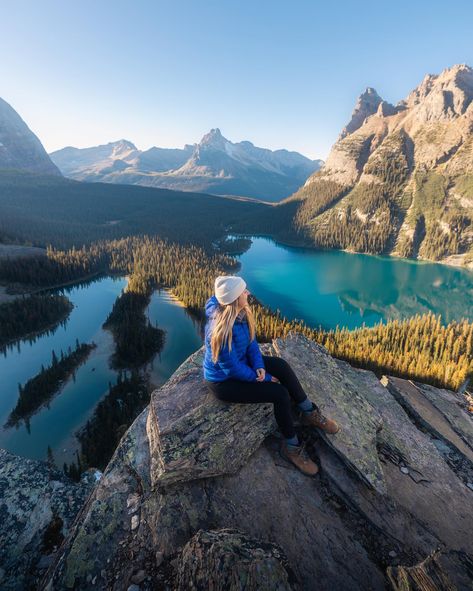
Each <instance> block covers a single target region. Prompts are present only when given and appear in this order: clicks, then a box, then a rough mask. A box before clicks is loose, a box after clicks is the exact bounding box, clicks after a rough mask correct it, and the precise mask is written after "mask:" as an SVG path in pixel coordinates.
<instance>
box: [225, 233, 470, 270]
mask: <svg viewBox="0 0 473 591" xmlns="http://www.w3.org/2000/svg"><path fill="white" fill-rule="evenodd" d="M229 236H238V237H242V238H243V237H245V238H250V239H251V238H269V239H271V240H273V241H274V242H275V243H276V244H279V245H281V246H290V247H292V248H299V249H301V250H302V249H307V250H310V251H313V252H325V253H327V252H346V253H347V254H359V255H366V256H370V257H386V258H389V259H391V260H399V261H403V262H405V263H428V264H432V265H436V264H438V265H446V266H448V267H455V268H457V269H463V270H466V271H471V272H473V261H472V262H470V263H466V264H465V263H464V262H462V261H463V260H464V258H465V256H466V253H465V254H461V255H458V254H456V255H450V256H448V257H446V258H444V259H441V260H438V261H435V260H431V259H422V258H416V259H411V258H406V257H401V256H398V255H396V254H392V253H371V252H359V251H357V250H351V249H348V248H320V247H317V246H314V245H311V244H309V243H305V242H303V241H292V242H289V241H287V240H280V239H279V238H275V237H274V236H273V235H272V234H261V233H257V234H251V233H249V234H247V233H243V232H229V233H227V235H226V238H228V237H229ZM250 248H251V247H250ZM241 254H243V253H231V255H230V256H232V255H236V256H239V255H241Z"/></svg>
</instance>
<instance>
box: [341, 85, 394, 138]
mask: <svg viewBox="0 0 473 591" xmlns="http://www.w3.org/2000/svg"><path fill="white" fill-rule="evenodd" d="M382 102H383V99H382V98H381V97H380V96H379V94H378V93H377V92H376V90H375V89H374V88H371V87H368V88H367V89H366V90H365V91H364V92H363V93H361V94H360V96H359V97H358V100H357V102H356V105H355V108H354V109H353V113H352V116H351V120H350V122H349V123H348V125H347V126H346V127H344V129H343V130H342V133H341V134H340V138H339V139H343V138H344V137H346V136H347V135H349V134H350V133H353V132H354V131H356V130H357V129H359V128H360V127H361V126H362V125H363V123H364V122H365V120H366V118H367V117H369V116H370V115H373V114H374V113H376V111H377V110H378V107H379V105H380V104H381V103H382Z"/></svg>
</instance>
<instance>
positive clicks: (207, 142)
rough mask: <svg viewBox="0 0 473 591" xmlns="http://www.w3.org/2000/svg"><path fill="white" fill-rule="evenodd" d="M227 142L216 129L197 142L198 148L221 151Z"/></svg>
mask: <svg viewBox="0 0 473 591" xmlns="http://www.w3.org/2000/svg"><path fill="white" fill-rule="evenodd" d="M227 142H228V140H227V139H226V138H224V137H223V135H222V134H221V132H220V129H219V128H218V127H216V128H215V129H211V130H210V131H209V132H208V133H206V134H205V135H204V137H203V138H202V139H201V140H200V142H199V146H201V147H202V146H207V147H209V146H211V147H212V148H217V149H222V148H223V147H224V146H225V144H226V143H227Z"/></svg>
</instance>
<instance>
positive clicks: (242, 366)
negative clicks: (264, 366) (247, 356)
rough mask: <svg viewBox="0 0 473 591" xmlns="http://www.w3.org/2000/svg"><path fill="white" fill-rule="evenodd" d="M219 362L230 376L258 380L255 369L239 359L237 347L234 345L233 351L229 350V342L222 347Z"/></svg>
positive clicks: (250, 380) (237, 378) (245, 380)
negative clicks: (236, 351)
mask: <svg viewBox="0 0 473 591" xmlns="http://www.w3.org/2000/svg"><path fill="white" fill-rule="evenodd" d="M218 364H219V366H220V368H221V369H222V371H223V373H224V374H225V375H226V376H227V377H229V378H233V379H235V380H242V381H244V382H256V377H257V376H256V372H255V370H254V369H252V368H251V367H250V366H249V365H246V363H242V362H241V361H240V360H239V359H238V357H237V355H236V353H235V347H232V350H231V351H229V350H228V342H226V343H225V345H224V346H223V347H222V348H221V349H220V353H219V356H218Z"/></svg>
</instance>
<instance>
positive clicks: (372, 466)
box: [43, 333, 473, 591]
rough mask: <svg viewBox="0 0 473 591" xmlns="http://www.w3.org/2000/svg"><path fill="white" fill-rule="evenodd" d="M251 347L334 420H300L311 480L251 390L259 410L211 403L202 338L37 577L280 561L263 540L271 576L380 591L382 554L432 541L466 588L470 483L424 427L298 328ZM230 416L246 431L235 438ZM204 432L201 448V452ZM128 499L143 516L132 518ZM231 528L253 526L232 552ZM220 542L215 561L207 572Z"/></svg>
mask: <svg viewBox="0 0 473 591" xmlns="http://www.w3.org/2000/svg"><path fill="white" fill-rule="evenodd" d="M261 349H262V352H263V353H265V354H273V355H274V354H281V356H282V357H283V358H284V359H287V360H288V361H289V362H290V364H291V366H292V367H293V368H294V370H295V371H296V374H297V375H298V377H299V379H300V381H301V383H302V385H303V387H304V388H305V389H306V390H307V391H308V394H309V395H310V397H311V398H312V399H313V400H314V401H315V402H317V403H318V404H320V406H321V407H322V409H323V411H324V412H326V413H327V414H330V415H331V416H333V417H334V418H335V419H336V420H337V421H339V422H340V423H341V424H342V428H343V430H342V432H341V433H340V436H339V434H337V435H336V436H334V437H332V438H329V437H325V436H323V435H322V434H321V433H320V432H318V431H316V430H310V429H306V428H304V429H299V432H300V435H301V436H302V437H303V438H304V439H306V440H307V449H308V452H309V454H310V455H311V457H313V458H314V459H315V460H316V461H317V462H318V463H319V464H320V466H321V471H320V474H319V475H318V476H317V477H316V478H313V479H309V478H307V477H305V476H304V475H303V474H301V473H300V472H298V471H297V470H296V469H294V468H293V467H292V466H290V465H289V464H288V463H287V462H284V461H283V460H282V459H281V457H280V456H279V453H278V440H277V438H276V437H274V436H273V429H274V424H273V423H271V421H270V419H271V420H272V418H271V416H270V415H267V416H266V418H263V417H264V415H261V414H259V415H258V413H261V412H262V409H263V407H265V406H267V405H258V406H259V408H257V407H256V405H255V408H254V409H253V413H255V414H256V415H257V416H258V418H257V419H255V417H254V416H252V415H251V413H248V412H247V409H244V410H245V412H241V411H240V410H239V409H237V408H234V409H232V408H230V409H229V410H223V408H221V407H220V406H218V405H217V406H212V405H213V403H214V401H213V400H211V399H208V398H207V397H206V393H205V391H203V390H202V374H201V373H200V371H201V361H202V353H203V350H202V349H200V350H199V351H197V352H196V353H195V354H194V355H192V356H191V357H189V358H188V359H187V360H186V362H185V363H183V364H182V365H181V367H180V368H178V370H177V371H176V372H175V374H174V375H173V376H172V377H171V379H170V380H168V382H167V383H166V384H164V386H162V387H161V388H160V389H159V390H158V391H157V392H155V393H154V394H153V398H152V402H151V404H150V406H149V408H148V409H145V411H143V413H142V414H141V415H140V416H139V417H138V418H137V419H136V420H135V422H134V423H133V425H132V426H131V427H130V429H129V430H128V432H127V433H126V434H125V435H124V437H123V439H122V440H121V442H120V444H119V446H118V448H117V450H116V452H115V454H114V456H113V458H112V460H111V461H110V463H109V465H108V466H107V468H106V470H105V472H104V475H103V477H102V479H101V480H100V482H99V483H98V484H97V486H96V488H95V489H94V491H93V493H92V495H91V496H90V498H89V500H88V501H87V503H86V504H85V506H84V508H83V511H82V513H81V516H80V519H78V520H77V523H76V524H75V525H74V527H73V529H72V530H71V532H70V534H69V536H68V537H67V539H66V541H65V543H64V544H63V545H62V547H61V549H60V551H59V552H58V555H59V556H58V558H57V559H55V563H54V564H53V565H52V566H51V568H50V570H49V572H48V573H47V575H46V577H45V578H44V580H43V587H47V585H48V584H49V585H51V586H52V588H54V590H55V591H56V590H60V589H68V588H74V587H75V588H80V589H85V590H87V589H89V588H92V587H91V585H90V584H88V583H87V576H88V575H90V576H92V577H95V576H97V575H99V574H100V572H101V570H102V569H104V568H107V572H113V576H112V578H114V580H115V583H114V586H113V589H114V591H118V590H120V591H121V590H122V589H126V588H127V585H128V584H129V582H130V566H131V563H130V560H133V570H134V572H136V571H139V570H142V571H144V572H145V573H146V576H150V577H151V578H152V579H153V577H162V576H166V577H169V579H168V583H167V584H168V585H169V588H175V587H176V585H177V584H178V578H179V577H181V578H180V579H179V580H181V581H182V584H185V581H188V580H189V577H190V576H192V573H196V576H198V577H199V578H202V573H203V572H205V568H206V566H205V565H207V566H208V567H209V570H208V577H209V580H213V581H216V582H215V585H218V584H219V583H218V581H219V580H227V581H228V580H230V581H234V580H235V573H237V574H238V573H242V572H246V571H245V569H246V568H247V567H248V562H247V558H246V557H247V556H249V555H251V554H252V552H257V553H258V552H259V550H258V548H260V549H261V548H262V549H263V550H265V548H266V549H267V546H266V545H268V544H269V545H273V546H276V547H277V549H276V551H277V552H279V553H280V558H281V560H279V559H278V560H279V561H274V560H273V558H278V557H277V556H276V555H275V554H273V551H272V550H271V555H269V554H265V556H266V558H268V556H269V562H268V561H267V560H266V558H264V559H263V561H262V563H261V565H262V567H261V568H262V571H261V572H262V573H263V574H264V576H268V577H270V576H273V574H274V575H275V577H276V578H275V579H272V580H273V581H279V582H278V583H277V584H282V583H280V582H281V581H284V576H285V575H284V572H286V573H288V575H287V577H288V579H287V581H288V582H289V584H290V588H294V589H297V588H300V589H312V588H314V581H316V582H317V589H318V590H320V591H333V589H337V590H339V589H340V590H342V591H344V590H346V591H348V590H350V591H357V590H360V591H361V590H363V591H364V590H365V589H366V588H367V584H369V586H370V588H371V589H373V590H380V591H381V590H384V589H386V579H385V576H386V566H388V565H390V568H394V567H396V568H399V565H412V564H413V563H414V562H419V563H421V562H422V561H424V560H425V558H426V556H429V555H430V553H431V552H432V550H433V549H435V548H437V547H442V548H443V549H444V550H443V551H442V555H441V557H440V558H439V560H440V562H439V565H440V569H441V571H442V572H444V573H446V576H448V578H449V579H450V580H451V581H452V582H453V583H454V584H456V585H457V588H458V590H462V589H463V588H465V587H462V585H463V581H464V579H465V577H466V576H467V574H468V568H469V567H468V565H469V562H468V561H469V560H472V556H473V540H472V539H471V530H472V528H473V516H472V512H471V491H470V490H469V489H468V488H467V487H466V486H465V485H464V484H463V482H462V481H461V480H460V479H459V477H458V476H457V474H456V473H455V472H454V471H453V470H452V469H451V468H450V466H449V465H448V464H447V463H446V461H445V459H444V456H443V455H442V453H441V452H439V451H438V449H437V447H436V446H435V445H434V442H433V440H432V438H431V436H430V435H429V433H425V432H423V431H421V430H419V428H418V427H417V425H416V424H415V423H414V422H413V421H412V420H411V419H410V417H409V415H408V414H407V413H406V411H405V410H404V408H403V407H402V406H401V405H400V404H399V402H398V401H397V399H396V398H395V397H394V396H393V395H392V394H391V392H390V391H389V390H388V389H387V388H386V387H384V386H383V385H382V384H381V383H380V381H379V380H378V379H377V378H376V376H375V375H374V374H373V373H371V372H366V371H363V370H357V369H354V368H353V367H351V366H350V365H349V364H347V363H345V362H342V361H338V360H335V359H333V358H332V357H331V356H330V355H329V354H328V353H327V351H326V350H325V349H323V348H322V347H319V346H318V345H316V344H315V343H313V342H311V341H309V340H308V339H306V338H305V337H303V336H302V335H300V334H297V333H289V334H288V335H287V337H286V338H285V339H276V340H275V341H273V343H271V344H265V345H262V346H261ZM191 392H192V394H193V396H194V398H195V400H192V399H191ZM160 394H162V399H161V401H159V397H160ZM344 394H345V395H344ZM206 405H208V407H207V406H206ZM230 406H231V405H230ZM235 406H238V405H235ZM241 406H245V405H241ZM206 409H207V410H208V414H207V415H206V414H205V410H206ZM242 410H243V409H242ZM237 411H238V414H236V412H237ZM233 413H235V414H233ZM154 421H156V422H154ZM158 421H160V422H159V423H158ZM206 421H207V422H208V423H215V424H206ZM232 421H234V422H233V423H232ZM236 421H237V422H238V431H239V432H242V430H243V432H245V433H246V434H247V438H246V439H248V441H246V440H245V441H239V440H238V438H237V437H236V436H233V438H232V433H230V431H235V427H234V425H235V422H236ZM158 424H159V427H158V426H157V425H158ZM223 425H226V429H227V431H229V432H227V433H225V432H224V429H223V428H222V426H223ZM174 428H175V430H174ZM173 433H178V434H179V437H180V438H181V442H182V443H181V447H180V446H179V441H178V440H177V438H174V437H173ZM350 433H351V441H350V438H349V437H348V435H349V434H350ZM187 435H189V436H188V437H187V439H185V437H186V436H187ZM205 442H207V444H208V449H206V450H204V451H203V452H202V453H201V454H199V453H198V450H199V449H200V448H199V444H201V443H205ZM350 443H351V445H350ZM232 446H236V448H237V449H238V454H240V456H244V459H241V457H240V458H239V459H238V458H236V457H235V455H236V452H235V450H232ZM214 448H215V449H214ZM225 457H228V465H226V463H225V461H224V459H225ZM176 459H177V460H178V462H177V464H173V463H172V462H173V461H175V460H176ZM400 466H405V467H406V468H408V471H409V474H408V475H404V474H402V473H401V472H400V470H399V468H400ZM186 470H188V472H186ZM166 478H169V480H168V481H166ZM130 499H132V501H130ZM136 499H138V501H137V505H138V511H139V515H140V518H141V519H140V527H139V528H137V529H136V530H135V531H134V532H131V531H130V525H129V524H130V515H129V510H130V506H133V505H134V504H135V503H136ZM228 529H230V530H232V531H235V530H236V531H237V532H238V536H240V535H241V536H244V538H245V540H250V542H249V544H250V546H249V547H250V550H251V551H249V553H246V554H245V552H246V550H245V551H243V553H242V554H239V552H240V550H237V549H236V548H237V547H238V546H239V542H238V541H237V540H238V539H240V538H238V536H237V534H235V535H234V534H231V535H230V537H228V536H227V535H226V534H222V533H221V530H228ZM199 531H200V532H201V533H200V534H199V535H200V537H198V538H196V537H195V536H196V534H197V533H198V532H199ZM219 532H220V533H219ZM214 536H215V537H214ZM235 536H237V537H235ZM240 540H241V539H240ZM214 542H215V546H214V545H213V544H214ZM227 543H228V546H227ZM225 548H227V550H225ZM301 549H303V551H301ZM201 550H202V551H201ZM393 552H395V554H396V556H393V555H392V553H393ZM263 554H264V553H263ZM218 556H223V558H222V560H223V562H222V565H223V566H224V567H225V569H224V572H225V573H226V574H225V575H222V576H221V579H218V577H217V578H214V579H211V577H213V576H214V575H213V573H214V570H213V569H214V566H215V565H216V564H217V558H216V557H218ZM271 556H272V558H271ZM130 557H133V558H130ZM107 560H111V562H110V564H109V566H108V567H107V566H106V565H107ZM285 561H287V568H286V562H285ZM268 564H269V565H270V568H269V567H268ZM281 565H282V567H281ZM249 568H251V567H249ZM396 572H397V571H396ZM199 573H200V574H199ZM232 573H233V574H232ZM290 573H292V575H293V580H292V579H291V580H290V581H289V578H290V577H289V574H290ZM253 575H254V576H256V574H255V573H253V574H251V577H253ZM292 575H291V576H292ZM409 576H410V575H409ZM225 577H227V578H226V579H225ZM232 577H233V578H232ZM281 577H282V578H281ZM393 577H394V578H393V580H395V577H397V575H396V574H395V573H394V574H393ZM160 580H161V579H160ZM251 580H252V581H253V579H251ZM199 584H200V583H199ZM232 584H233V583H232ZM237 584H238V583H237V582H235V585H237ZM284 584H286V582H284ZM202 585H205V580H202ZM216 588H218V587H216ZM235 588H238V587H237V586H236V587H235ZM262 588H264V586H263V587H262Z"/></svg>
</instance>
